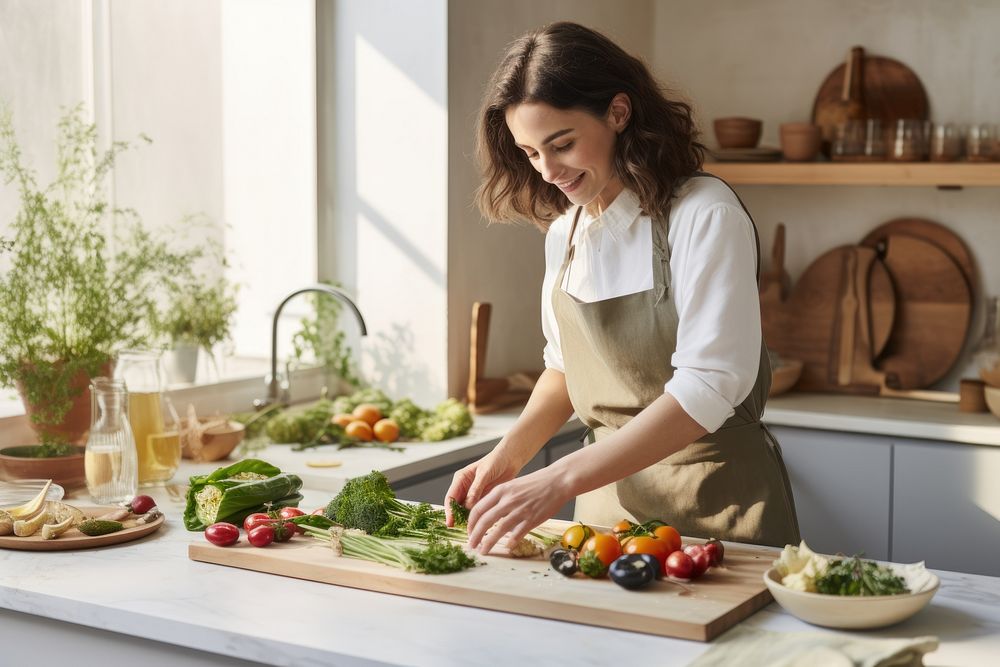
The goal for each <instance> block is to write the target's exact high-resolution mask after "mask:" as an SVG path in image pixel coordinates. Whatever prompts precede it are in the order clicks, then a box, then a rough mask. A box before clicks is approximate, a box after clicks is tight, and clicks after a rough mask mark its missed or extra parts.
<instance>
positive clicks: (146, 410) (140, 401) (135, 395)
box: [115, 350, 181, 486]
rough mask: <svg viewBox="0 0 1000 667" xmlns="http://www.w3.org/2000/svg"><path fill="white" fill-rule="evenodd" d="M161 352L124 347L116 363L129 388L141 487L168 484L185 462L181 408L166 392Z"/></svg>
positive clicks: (120, 375) (117, 373)
mask: <svg viewBox="0 0 1000 667" xmlns="http://www.w3.org/2000/svg"><path fill="white" fill-rule="evenodd" d="M164 377H165V374H164V372H163V361H162V359H161V354H160V353H159V352H155V351H151V350H123V351H122V352H120V353H119V354H118V360H117V362H116V363H115V379H120V380H124V381H125V386H126V387H127V388H128V418H129V421H130V422H131V424H132V433H133V434H134V436H135V448H136V453H137V455H138V459H139V486H157V485H162V484H165V483H166V482H167V481H169V480H170V478H172V477H173V476H174V473H175V472H177V467H178V466H179V465H180V462H181V441H180V435H179V433H178V432H177V423H178V422H179V420H178V418H177V411H176V410H174V406H173V404H172V403H171V402H170V397H169V396H167V393H166V383H165V381H164Z"/></svg>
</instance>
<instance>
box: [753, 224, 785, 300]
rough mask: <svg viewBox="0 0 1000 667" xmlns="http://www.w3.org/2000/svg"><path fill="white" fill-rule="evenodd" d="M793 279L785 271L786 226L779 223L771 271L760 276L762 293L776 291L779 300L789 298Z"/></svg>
mask: <svg viewBox="0 0 1000 667" xmlns="http://www.w3.org/2000/svg"><path fill="white" fill-rule="evenodd" d="M791 288H792V277H791V276H790V275H788V271H786V270H785V224H784V223H783V222H779V223H778V226H777V228H775V230H774V247H773V248H772V249H771V269H770V270H769V271H765V272H763V273H761V274H760V293H761V294H762V295H763V294H764V293H765V292H771V291H772V290H776V292H775V296H776V297H777V298H779V299H785V298H787V297H788V292H789V290H791ZM769 298H770V297H769Z"/></svg>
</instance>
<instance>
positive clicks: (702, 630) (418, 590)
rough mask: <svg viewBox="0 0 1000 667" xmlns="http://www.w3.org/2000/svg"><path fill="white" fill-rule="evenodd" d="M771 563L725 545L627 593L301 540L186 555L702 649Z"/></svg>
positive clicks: (521, 562)
mask: <svg viewBox="0 0 1000 667" xmlns="http://www.w3.org/2000/svg"><path fill="white" fill-rule="evenodd" d="M567 525H569V524H568V523H566V522H556V521H553V522H550V523H549V524H547V525H546V528H550V529H552V530H553V531H561V530H563V529H564V528H565V526H567ZM691 541H698V540H691ZM687 542H688V540H686V539H685V543H687ZM777 555H778V551H777V550H776V549H771V548H766V547H751V546H744V545H730V544H726V557H725V565H724V567H719V568H713V569H711V570H709V572H708V573H707V574H705V575H704V576H703V577H701V578H700V579H697V580H695V581H692V582H689V583H685V584H679V583H673V582H670V581H667V580H663V581H657V582H654V583H653V584H652V585H651V586H650V587H648V588H645V589H643V590H640V591H627V590H625V589H623V588H621V587H619V586H618V585H617V584H615V583H613V582H612V581H610V580H607V579H605V580H596V579H588V578H586V577H583V576H582V575H577V576H576V577H573V578H567V577H564V576H562V575H561V574H559V573H558V572H556V571H555V570H553V569H552V568H551V567H550V566H549V564H548V561H547V560H546V559H544V558H543V557H537V558H531V559H523V558H506V557H501V556H487V557H485V558H482V559H481V560H483V561H484V562H485V563H486V564H485V565H483V566H480V567H476V568H472V569H470V570H465V571H463V572H456V573H453V574H447V575H425V574H413V573H409V572H404V571H402V570H398V569H395V568H391V567H388V566H384V565H379V564H377V563H370V562H367V561H360V560H353V559H349V558H342V557H340V558H338V557H336V556H334V555H333V554H332V553H331V551H330V549H329V548H328V547H327V546H326V545H325V544H323V543H322V542H319V541H317V540H313V539H309V538H296V539H294V540H292V541H290V542H286V543H283V544H273V545H271V546H268V547H267V548H263V549H258V548H256V547H252V546H250V545H249V544H247V543H246V540H245V539H243V540H241V541H240V542H239V543H238V544H236V545H234V546H231V547H217V546H214V545H212V544H209V543H207V542H205V541H204V540H203V539H201V538H200V536H199V538H198V541H196V542H193V543H192V544H191V545H190V546H189V547H188V556H189V557H190V558H191V559H192V560H196V561H202V562H206V563H215V564H217V565H227V566H230V567H239V568H243V569H247V570H254V571H257V572H267V573H270V574H278V575H282V576H286V577H294V578H296V579H306V580H309V581H316V582H320V583H325V584H334V585H337V586H348V587H351V588H360V589H364V590H369V591H376V592H380V593H390V594H393V595H404V596H407V597H414V598H421V599H424V600H434V601H436V602H447V603H450V604H460V605H466V606H469V607H478V608H482V609H491V610H494V611H504V612H510V613H514V614H524V615H526V616H538V617H541V618H549V619H554V620H558V621H568V622H571V623H582V624H585V625H596V626H600V627H605V628H613V629H617V630H628V631H631V632H643V633H647V634H653V635H660V636H664V637H678V638H681V639H694V640H698V641H709V640H711V639H712V638H714V637H716V636H718V635H719V634H720V633H722V632H724V631H725V630H727V629H729V628H731V627H732V626H734V625H736V624H737V623H739V622H740V621H742V620H743V619H745V618H747V617H748V616H750V615H751V614H753V613H754V612H756V611H757V610H758V609H761V608H762V607H764V606H765V605H767V604H768V603H769V602H771V600H772V598H771V594H770V593H769V592H768V590H767V587H766V586H765V585H764V582H763V574H764V572H765V571H766V570H767V569H768V568H770V567H771V562H772V561H773V560H774V559H775V558H776V557H777Z"/></svg>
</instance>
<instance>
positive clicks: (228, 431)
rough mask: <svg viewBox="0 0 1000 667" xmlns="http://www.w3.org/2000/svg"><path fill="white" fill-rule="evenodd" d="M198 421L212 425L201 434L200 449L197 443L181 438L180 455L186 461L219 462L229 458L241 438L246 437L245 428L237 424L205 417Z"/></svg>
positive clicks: (241, 440)
mask: <svg viewBox="0 0 1000 667" xmlns="http://www.w3.org/2000/svg"><path fill="white" fill-rule="evenodd" d="M198 421H199V422H201V423H202V424H209V423H212V424H213V425H211V426H209V427H208V428H207V429H205V430H204V431H203V432H202V434H201V446H200V447H199V446H197V443H192V442H191V438H190V437H185V436H181V454H182V455H183V456H184V458H186V459H194V460H195V461H219V460H221V459H224V458H226V457H227V456H229V455H230V454H231V453H232V451H233V450H234V449H236V445H238V444H240V443H241V442H243V436H244V435H246V427H245V426H243V424H241V423H239V422H235V421H223V420H221V419H212V418H206V417H202V418H200V419H198ZM193 435H194V434H191V436H193Z"/></svg>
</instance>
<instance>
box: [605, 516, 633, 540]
mask: <svg viewBox="0 0 1000 667" xmlns="http://www.w3.org/2000/svg"><path fill="white" fill-rule="evenodd" d="M633 528H635V524H634V523H632V522H631V521H629V520H628V519H622V520H621V521H619V522H618V523H616V524H615V527H614V528H612V529H611V532H612V533H614V534H615V537H617V538H618V539H619V540H620V539H622V536H624V534H625V533H627V532H629V531H630V530H632V529H633Z"/></svg>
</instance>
